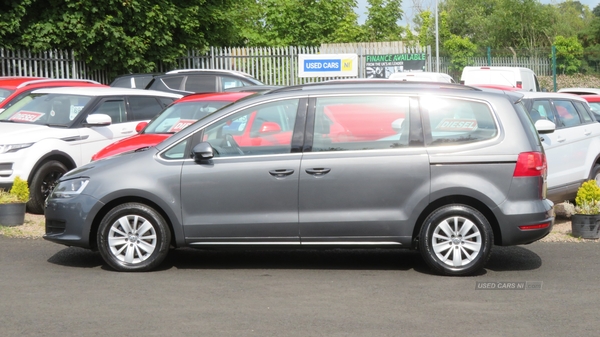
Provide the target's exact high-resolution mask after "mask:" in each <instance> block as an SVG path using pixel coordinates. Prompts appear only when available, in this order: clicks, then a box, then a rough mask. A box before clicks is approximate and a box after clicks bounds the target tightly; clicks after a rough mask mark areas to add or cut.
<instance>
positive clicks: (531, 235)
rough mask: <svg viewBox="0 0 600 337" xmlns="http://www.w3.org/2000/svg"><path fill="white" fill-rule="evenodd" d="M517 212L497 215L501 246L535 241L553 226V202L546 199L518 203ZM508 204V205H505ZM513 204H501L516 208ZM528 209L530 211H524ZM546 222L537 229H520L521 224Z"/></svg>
mask: <svg viewBox="0 0 600 337" xmlns="http://www.w3.org/2000/svg"><path fill="white" fill-rule="evenodd" d="M518 204H519V205H518V206H520V207H517V208H518V212H514V214H511V212H504V213H503V214H502V215H500V216H499V217H498V224H499V226H500V231H501V233H502V242H501V245H502V246H513V245H522V244H528V243H532V242H535V241H537V240H540V239H542V238H544V237H545V236H546V235H548V234H549V233H550V232H551V231H552V227H553V226H554V208H553V207H554V204H553V203H552V201H550V200H548V199H544V200H542V201H537V202H535V204H533V205H532V204H530V203H526V202H520V203H518ZM507 206H508V207H507ZM514 206H515V205H503V208H505V209H506V208H508V210H516V209H515V207H514ZM525 209H530V210H531V212H529V213H526V212H524V210H525ZM541 224H547V225H548V226H547V227H546V226H545V227H544V228H538V229H525V230H523V229H521V228H520V227H523V226H535V225H541Z"/></svg>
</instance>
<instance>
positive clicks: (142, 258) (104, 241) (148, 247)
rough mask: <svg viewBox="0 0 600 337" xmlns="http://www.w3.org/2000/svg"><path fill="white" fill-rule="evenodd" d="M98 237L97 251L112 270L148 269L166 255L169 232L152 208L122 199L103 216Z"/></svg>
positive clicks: (161, 218) (169, 240) (169, 238)
mask: <svg viewBox="0 0 600 337" xmlns="http://www.w3.org/2000/svg"><path fill="white" fill-rule="evenodd" d="M97 239H98V250H99V251H100V255H102V258H103V259H104V261H106V263H108V264H109V265H110V266H111V267H112V268H114V269H115V270H118V271H148V270H151V269H154V268H156V267H157V266H158V265H160V263H161V262H162V261H163V260H164V259H165V257H166V256H167V254H168V252H169V245H170V242H171V232H170V231H169V227H168V226H167V223H166V221H165V220H164V219H163V217H162V216H161V215H160V214H159V213H158V212H157V211H156V210H154V209H153V208H151V207H149V206H147V205H144V204H140V203H125V204H122V205H118V206H116V207H115V208H113V209H112V210H110V211H109V212H108V213H107V214H106V215H105V216H104V218H103V219H102V222H101V223H100V227H99V229H98V237H97Z"/></svg>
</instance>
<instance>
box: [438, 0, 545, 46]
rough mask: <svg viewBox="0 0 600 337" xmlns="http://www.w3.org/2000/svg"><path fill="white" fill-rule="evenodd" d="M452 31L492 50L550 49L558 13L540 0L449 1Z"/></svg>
mask: <svg viewBox="0 0 600 337" xmlns="http://www.w3.org/2000/svg"><path fill="white" fill-rule="evenodd" d="M441 7H442V9H443V10H445V11H447V12H448V23H449V29H450V32H451V33H452V34H454V35H458V36H462V37H469V39H470V40H471V41H472V42H473V43H475V44H476V45H479V46H489V47H492V48H493V49H501V48H513V49H517V48H521V49H527V50H531V49H535V48H539V47H549V46H550V44H551V41H552V37H553V34H552V23H553V22H555V21H556V20H555V19H554V16H555V15H556V12H555V11H554V10H553V7H551V5H542V4H541V3H540V2H539V1H538V0H446V1H444V2H443V3H442V5H441Z"/></svg>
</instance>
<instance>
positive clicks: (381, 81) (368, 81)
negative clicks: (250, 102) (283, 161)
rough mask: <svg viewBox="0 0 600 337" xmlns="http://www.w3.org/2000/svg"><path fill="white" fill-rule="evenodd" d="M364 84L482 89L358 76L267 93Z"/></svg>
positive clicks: (440, 83)
mask: <svg viewBox="0 0 600 337" xmlns="http://www.w3.org/2000/svg"><path fill="white" fill-rule="evenodd" d="M364 85H381V86H396V87H418V88H439V89H457V90H474V91H482V90H481V89H480V88H475V87H470V86H466V85H462V84H458V83H444V82H419V81H401V80H388V79H369V78H356V79H346V80H329V81H323V82H316V83H308V84H299V85H293V86H289V87H283V88H280V89H274V90H271V91H269V92H267V93H266V94H272V93H277V92H286V91H295V90H304V89H311V88H318V87H332V88H335V87H352V86H364Z"/></svg>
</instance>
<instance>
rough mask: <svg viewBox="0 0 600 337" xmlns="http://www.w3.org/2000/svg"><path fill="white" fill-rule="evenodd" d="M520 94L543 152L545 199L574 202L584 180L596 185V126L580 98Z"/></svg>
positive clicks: (599, 151)
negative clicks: (546, 170)
mask: <svg viewBox="0 0 600 337" xmlns="http://www.w3.org/2000/svg"><path fill="white" fill-rule="evenodd" d="M523 94H524V95H525V96H524V98H523V103H524V104H525V108H526V109H527V111H528V112H529V115H530V116H531V118H532V119H533V121H534V122H535V126H536V128H537V129H538V131H539V133H540V139H541V141H542V146H543V147H544V150H545V152H546V158H547V161H548V199H550V200H552V201H553V202H555V203H560V202H564V201H566V200H574V199H575V195H576V194H577V189H578V188H579V186H581V184H582V183H583V182H584V181H586V180H589V179H595V180H596V181H597V182H600V123H598V122H597V121H596V118H595V116H594V114H593V113H592V111H591V109H590V107H589V105H588V103H587V101H586V100H584V99H583V98H581V97H578V96H575V95H570V94H563V93H538V92H525V93H523ZM552 129H554V131H552Z"/></svg>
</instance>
